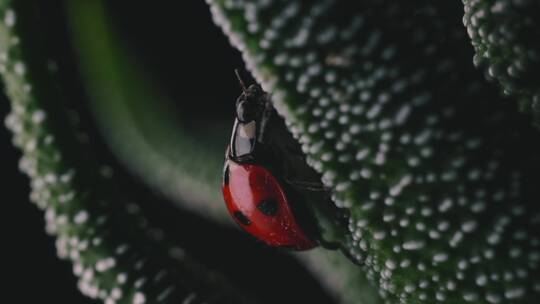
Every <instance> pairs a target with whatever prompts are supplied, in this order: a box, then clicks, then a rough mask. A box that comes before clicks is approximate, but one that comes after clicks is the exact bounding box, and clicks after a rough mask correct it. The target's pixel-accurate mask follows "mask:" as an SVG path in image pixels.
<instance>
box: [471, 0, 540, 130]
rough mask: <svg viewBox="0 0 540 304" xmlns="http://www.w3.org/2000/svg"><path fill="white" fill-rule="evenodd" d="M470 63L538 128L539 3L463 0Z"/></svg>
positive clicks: (539, 69)
mask: <svg viewBox="0 0 540 304" xmlns="http://www.w3.org/2000/svg"><path fill="white" fill-rule="evenodd" d="M463 4H464V5H465V16H464V18H463V22H464V24H465V26H466V27H467V31H468V33H469V37H470V38H471V40H472V44H473V46H474V49H475V51H476V54H475V56H474V63H475V65H477V66H478V67H481V68H484V69H485V70H486V75H487V77H488V78H490V79H495V80H496V81H497V82H498V83H499V84H500V85H501V87H502V89H503V90H504V93H505V94H508V95H512V96H514V97H516V98H517V99H518V101H519V102H520V108H521V110H522V111H524V112H528V113H531V114H532V115H533V117H534V119H535V123H536V124H540V39H539V37H540V26H539V24H538V20H540V3H539V2H538V1H535V0H523V1H509V0H496V1H484V0H463Z"/></svg>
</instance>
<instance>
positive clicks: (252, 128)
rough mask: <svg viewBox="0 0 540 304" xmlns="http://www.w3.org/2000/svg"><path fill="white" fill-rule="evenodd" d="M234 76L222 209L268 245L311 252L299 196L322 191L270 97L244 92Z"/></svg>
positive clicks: (311, 233)
mask: <svg viewBox="0 0 540 304" xmlns="http://www.w3.org/2000/svg"><path fill="white" fill-rule="evenodd" d="M236 75H237V77H238V80H239V82H240V85H241V87H242V91H243V92H242V94H241V95H240V97H239V98H238V99H237V101H236V119H235V121H234V126H233V131H232V136H231V140H230V144H229V147H228V148H227V152H226V157H225V166H224V172H223V185H222V190H223V196H224V199H225V203H226V206H227V209H228V211H229V213H230V214H231V216H232V217H233V219H234V220H235V221H236V223H237V224H238V225H239V226H240V227H241V228H242V229H243V230H245V231H246V232H248V233H249V234H251V235H252V236H254V237H255V238H257V239H259V240H261V241H263V242H264V243H266V244H267V245H270V246H273V247H287V248H290V249H294V250H307V249H311V248H314V247H316V246H317V245H318V244H319V238H320V237H319V236H318V235H319V234H320V232H319V229H318V227H317V225H315V224H314V223H313V220H310V218H311V219H312V218H313V216H312V214H311V212H309V208H307V205H308V204H307V202H306V195H305V194H304V192H305V191H306V190H307V191H323V187H322V185H321V184H320V178H319V176H318V175H317V174H316V173H315V172H314V171H313V170H312V169H311V168H309V167H308V166H307V164H306V163H305V160H304V159H303V154H302V153H301V150H300V147H299V146H298V144H297V143H296V142H295V141H294V139H293V138H292V136H291V135H290V133H289V132H288V130H286V127H285V124H284V122H283V120H282V119H281V118H280V117H279V115H278V114H277V112H276V111H275V109H274V108H273V106H272V104H271V102H270V98H269V94H267V93H265V92H264V91H263V90H262V88H261V87H260V86H259V85H257V84H252V85H250V86H249V87H248V88H246V87H245V85H244V83H243V81H242V79H241V78H240V76H239V74H238V71H236ZM306 177H307V181H306ZM299 179H301V180H302V182H299V181H298V180H299ZM323 196H324V195H323Z"/></svg>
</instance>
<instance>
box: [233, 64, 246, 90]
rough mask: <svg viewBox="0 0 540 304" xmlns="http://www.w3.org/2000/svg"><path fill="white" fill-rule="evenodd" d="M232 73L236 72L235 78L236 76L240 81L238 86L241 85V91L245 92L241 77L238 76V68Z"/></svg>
mask: <svg viewBox="0 0 540 304" xmlns="http://www.w3.org/2000/svg"><path fill="white" fill-rule="evenodd" d="M234 73H235V74H236V78H238V82H239V83H240V87H242V92H244V93H246V91H247V90H246V85H245V84H244V81H242V77H240V73H239V72H238V69H234Z"/></svg>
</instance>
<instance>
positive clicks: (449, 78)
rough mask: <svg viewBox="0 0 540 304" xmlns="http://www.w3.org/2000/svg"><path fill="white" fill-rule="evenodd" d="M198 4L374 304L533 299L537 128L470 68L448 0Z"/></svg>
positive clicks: (536, 287)
mask: <svg viewBox="0 0 540 304" xmlns="http://www.w3.org/2000/svg"><path fill="white" fill-rule="evenodd" d="M210 4H211V6H212V13H213V16H214V18H215V21H216V22H217V23H218V24H219V25H220V26H221V27H222V28H223V29H224V31H225V33H226V34H227V35H228V36H229V37H230V38H231V42H232V43H233V44H234V45H235V46H236V47H238V48H239V49H240V50H241V51H242V52H243V54H244V56H245V60H246V62H247V64H248V66H249V68H250V69H251V70H252V71H253V72H254V74H255V75H256V77H257V79H258V80H259V81H261V82H262V83H263V85H264V87H265V88H266V89H267V90H268V91H271V92H273V93H274V101H275V103H276V105H277V106H278V109H279V111H280V113H281V114H282V115H284V116H285V118H286V119H287V120H288V122H289V123H290V129H291V130H292V131H293V133H294V135H296V137H297V138H298V140H299V141H300V142H301V143H302V146H303V149H304V152H305V153H306V155H307V156H308V161H309V163H310V164H311V165H312V166H313V167H314V168H316V169H317V170H318V171H320V172H321V173H323V182H324V183H325V184H326V185H327V186H329V187H332V188H333V190H334V192H333V198H334V202H335V203H336V205H337V206H338V207H341V208H346V209H348V210H349V211H350V222H349V234H348V235H347V237H348V242H347V247H348V248H349V250H350V253H351V255H352V256H353V257H354V258H355V259H356V260H357V262H358V263H361V264H364V266H363V268H364V269H365V271H366V273H367V275H368V277H369V278H370V279H371V280H372V281H373V282H374V283H376V284H377V285H378V286H379V287H380V290H381V294H382V295H383V296H384V297H385V298H386V299H388V301H389V302H402V303H417V302H428V303H433V302H436V301H439V302H444V303H462V302H464V301H466V302H475V303H479V302H481V303H502V302H505V303H508V302H513V303H532V302H534V301H535V299H536V298H537V297H538V293H539V292H540V289H539V287H540V286H539V283H540V281H539V278H538V276H537V273H538V262H539V261H538V260H539V258H540V255H539V253H540V252H539V250H540V249H539V245H540V244H539V239H538V236H537V235H535V231H537V230H538V225H539V224H540V222H539V213H538V205H537V204H536V203H535V199H536V198H537V197H538V190H537V189H535V188H536V187H535V185H536V183H537V182H536V181H537V180H538V173H537V170H538V164H539V163H538V161H539V160H538V150H537V148H536V147H531V145H530V142H529V141H528V140H527V138H534V137H535V136H538V134H536V133H535V132H534V131H533V130H531V128H530V127H529V125H528V123H527V122H526V121H521V120H524V119H523V118H522V117H520V116H519V115H515V112H516V110H515V109H514V108H513V107H512V106H510V105H509V104H508V102H506V103H505V101H504V100H501V98H499V97H498V95H497V94H496V92H495V93H493V92H492V91H493V89H492V88H490V87H488V86H486V85H485V84H484V83H483V80H482V79H481V78H480V77H478V74H477V73H475V71H474V70H473V69H472V68H473V67H472V66H471V65H470V59H469V56H470V54H469V53H468V48H467V39H466V32H465V31H464V30H463V28H462V25H461V24H460V22H459V21H460V20H459V19H458V18H456V17H455V16H458V14H459V12H460V7H459V5H456V4H455V3H450V2H445V3H437V4H435V3H433V2H432V1H419V2H417V3H415V4H414V5H411V4H410V3H401V2H397V1H382V2H381V1H362V2H361V3H360V4H354V5H353V4H348V3H345V2H339V1H319V2H317V3H309V2H304V1H262V2H258V3H252V2H249V1H219V0H216V1H210ZM426 25H429V26H426ZM530 80H531V81H537V80H536V79H534V78H532V79H530Z"/></svg>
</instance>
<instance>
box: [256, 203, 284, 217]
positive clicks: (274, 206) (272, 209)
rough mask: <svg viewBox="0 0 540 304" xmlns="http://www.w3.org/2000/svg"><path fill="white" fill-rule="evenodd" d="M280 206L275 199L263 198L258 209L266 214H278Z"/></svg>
mask: <svg viewBox="0 0 540 304" xmlns="http://www.w3.org/2000/svg"><path fill="white" fill-rule="evenodd" d="M278 208H279V205H278V203H277V201H276V200H274V199H266V200H263V201H261V202H260V203H259V204H258V205H257V209H259V210H260V211H261V212H262V213H263V214H264V215H268V216H274V215H276V213H277V211H278Z"/></svg>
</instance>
